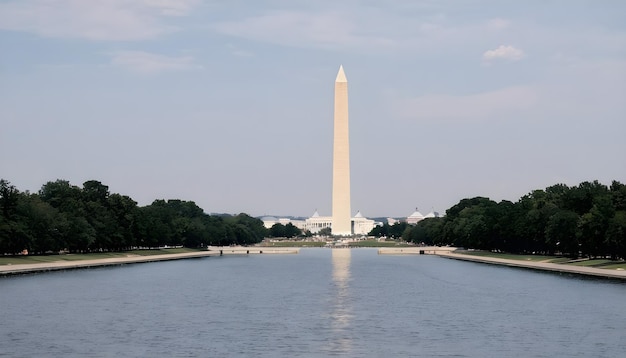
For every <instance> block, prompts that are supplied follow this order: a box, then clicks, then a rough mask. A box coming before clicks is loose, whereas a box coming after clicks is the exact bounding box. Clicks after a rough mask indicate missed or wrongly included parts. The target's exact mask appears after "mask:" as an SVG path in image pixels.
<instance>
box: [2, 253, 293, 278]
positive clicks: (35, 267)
mask: <svg viewBox="0 0 626 358" xmlns="http://www.w3.org/2000/svg"><path fill="white" fill-rule="evenodd" d="M262 253H266V254H295V253H298V249H293V248H291V249H290V248H266V247H217V246H214V247H210V248H209V250H207V251H195V252H185V253H179V254H163V255H150V256H138V255H129V256H127V257H114V258H108V259H96V260H76V261H55V262H43V263H36V264H20V265H0V276H8V275H19V274H26V273H35V272H46V271H58V270H72V269H78V268H88V267H100V266H114V265H126V264H134V263H142V262H157V261H170V260H181V259H191V258H198V257H206V256H220V255H222V254H223V255H247V254H262Z"/></svg>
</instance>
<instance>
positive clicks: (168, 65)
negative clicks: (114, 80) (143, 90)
mask: <svg viewBox="0 0 626 358" xmlns="http://www.w3.org/2000/svg"><path fill="white" fill-rule="evenodd" d="M194 61H195V60H194V58H193V57H191V56H180V57H169V56H164V55H159V54H154V53H150V52H144V51H120V52H117V53H115V54H113V57H112V58H111V64H112V65H114V66H119V67H123V68H126V69H128V70H130V71H132V72H136V73H140V74H155V73H160V72H166V71H184V70H192V69H200V68H202V67H201V66H199V65H197V64H195V63H194Z"/></svg>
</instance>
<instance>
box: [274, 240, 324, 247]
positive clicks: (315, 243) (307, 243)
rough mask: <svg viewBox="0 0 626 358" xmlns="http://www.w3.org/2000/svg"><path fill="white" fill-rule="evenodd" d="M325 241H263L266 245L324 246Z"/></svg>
mask: <svg viewBox="0 0 626 358" xmlns="http://www.w3.org/2000/svg"><path fill="white" fill-rule="evenodd" d="M324 245H326V242H325V241H278V242H268V243H263V244H262V246H264V247H324Z"/></svg>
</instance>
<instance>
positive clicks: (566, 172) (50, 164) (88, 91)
mask: <svg viewBox="0 0 626 358" xmlns="http://www.w3.org/2000/svg"><path fill="white" fill-rule="evenodd" d="M0 49H1V50H0V52H1V54H2V55H1V56H0V126H1V129H0V177H2V178H4V179H7V180H9V181H11V183H13V184H14V185H16V186H17V187H18V188H19V189H20V190H30V191H33V192H35V191H37V190H39V188H40V187H41V185H42V184H44V183H45V182H47V181H50V180H56V179H66V180H69V181H70V182H71V183H73V184H75V185H79V186H80V185H82V183H83V182H84V181H86V180H90V179H95V180H100V181H102V182H103V183H104V184H106V185H108V186H109V188H110V191H111V192H115V193H121V194H125V195H129V196H130V197H132V198H133V199H135V200H137V201H138V202H139V204H140V205H146V204H149V203H151V202H152V201H153V200H154V199H159V198H164V199H183V200H193V201H195V202H196V203H197V204H198V205H199V206H201V207H202V208H203V209H205V211H207V212H227V213H238V212H246V213H249V214H251V215H255V216H257V215H265V214H274V215H301V216H308V215H311V214H312V213H313V211H314V210H315V209H318V210H319V212H320V214H322V215H330V207H331V179H332V173H331V169H332V120H333V118H332V115H333V86H334V79H335V76H336V73H337V70H338V68H339V65H340V64H343V66H344V69H345V72H346V76H347V78H348V85H349V96H350V135H351V137H350V141H351V175H352V209H353V211H354V212H356V210H360V211H361V212H362V213H363V215H365V216H370V217H372V216H406V215H409V214H410V213H411V212H412V211H413V210H414V209H415V207H418V208H419V209H420V211H422V212H423V213H426V212H428V211H430V210H431V209H432V208H434V209H435V210H436V211H441V212H443V211H445V210H446V209H448V208H449V207H450V206H452V205H454V204H456V203H457V202H458V201H459V200H460V199H462V198H467V197H473V196H478V195H480V196H487V197H489V198H491V199H493V200H496V201H500V200H513V201H515V200H517V199H519V198H520V197H521V196H522V195H525V194H527V193H529V192H530V191H531V190H533V189H542V188H545V187H546V186H549V185H552V184H556V183H565V184H567V185H576V184H578V183H580V182H582V181H585V180H595V179H597V180H599V181H601V182H602V183H605V184H610V182H611V181H612V180H619V181H621V182H626V159H625V158H626V2H623V1H620V0H605V1H591V0H589V1H576V0H571V1H569V0H561V1H559V0H552V1H539V0H529V1H523V2H521V1H496V0H465V1H462V0H459V1H451V0H449V1H448V0H438V1H434V0H432V1H431V0H392V1H384V2H381V1H365V0H363V1H341V2H337V1H316V2H312V1H283V0H273V1H271V0H269V1H236V0H234V1H200V0H107V1H86V0H19V1H17V0H15V1H13V0H0Z"/></svg>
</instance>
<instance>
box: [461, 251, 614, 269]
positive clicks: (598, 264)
mask: <svg viewBox="0 0 626 358" xmlns="http://www.w3.org/2000/svg"><path fill="white" fill-rule="evenodd" d="M457 252H459V253H462V254H467V255H476V256H487V257H496V258H500V259H509V260H523V261H545V262H550V263H554V264H564V265H574V266H585V267H595V268H602V269H611V270H616V269H618V268H621V269H624V270H626V262H624V261H612V260H607V259H593V260H583V261H576V262H570V261H571V260H572V259H570V258H568V257H560V256H545V255H515V254H504V253H497V252H489V251H457Z"/></svg>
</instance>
